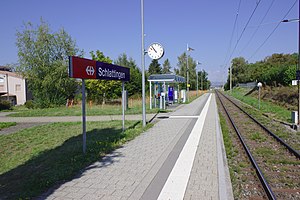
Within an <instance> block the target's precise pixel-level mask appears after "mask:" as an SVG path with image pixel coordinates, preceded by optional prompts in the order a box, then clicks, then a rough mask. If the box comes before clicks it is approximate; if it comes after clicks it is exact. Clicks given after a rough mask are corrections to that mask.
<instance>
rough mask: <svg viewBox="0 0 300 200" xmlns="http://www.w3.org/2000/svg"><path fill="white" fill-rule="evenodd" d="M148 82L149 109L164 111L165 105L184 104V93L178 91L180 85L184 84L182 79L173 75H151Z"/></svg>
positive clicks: (183, 91)
mask: <svg viewBox="0 0 300 200" xmlns="http://www.w3.org/2000/svg"><path fill="white" fill-rule="evenodd" d="M148 81H149V86H150V87H149V91H150V109H152V108H153V107H154V108H157V107H159V108H160V109H166V105H169V104H173V103H179V102H185V100H186V91H185V89H183V90H180V83H185V78H184V77H182V76H178V75H174V74H152V75H150V76H149V78H148Z"/></svg>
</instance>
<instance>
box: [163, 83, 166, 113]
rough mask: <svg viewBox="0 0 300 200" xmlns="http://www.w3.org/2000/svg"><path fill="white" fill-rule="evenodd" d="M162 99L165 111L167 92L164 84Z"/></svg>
mask: <svg viewBox="0 0 300 200" xmlns="http://www.w3.org/2000/svg"><path fill="white" fill-rule="evenodd" d="M164 94H165V95H164V99H163V101H164V102H163V103H164V105H163V108H164V110H166V94H167V92H166V82H164Z"/></svg>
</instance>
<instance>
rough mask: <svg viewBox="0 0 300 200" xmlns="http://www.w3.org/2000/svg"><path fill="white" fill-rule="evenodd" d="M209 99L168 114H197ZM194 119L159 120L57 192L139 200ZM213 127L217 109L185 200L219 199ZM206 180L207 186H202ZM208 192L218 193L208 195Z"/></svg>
mask: <svg viewBox="0 0 300 200" xmlns="http://www.w3.org/2000/svg"><path fill="white" fill-rule="evenodd" d="M207 97H208V95H205V96H203V97H201V98H199V99H197V100H196V101H195V102H193V103H191V104H187V105H184V106H182V107H181V108H180V109H178V110H176V111H175V112H173V113H166V114H165V115H168V116H180V115H188V116H190V115H195V114H196V113H197V112H199V110H200V109H202V108H201V107H203V106H204V103H205V99H206V98H207ZM192 120H193V119H189V118H176V119H175V118H172V119H171V118H169V119H162V120H159V121H158V122H157V123H156V124H155V125H154V126H153V127H152V128H151V129H149V130H148V131H146V132H144V133H142V134H141V135H140V136H138V137H136V138H135V139H134V140H132V141H130V142H128V143H126V144H124V145H123V147H121V148H119V149H117V150H115V151H114V152H112V153H110V154H108V155H106V156H105V157H104V158H102V160H101V161H98V162H95V163H93V164H92V165H91V166H89V167H87V168H86V169H85V170H83V173H82V174H80V175H79V176H78V177H76V178H74V180H72V181H70V182H67V183H65V184H63V185H62V186H61V187H60V188H58V189H57V192H61V193H62V194H63V193H64V195H65V197H66V198H73V199H107V200H108V199H113V200H116V199H134V200H135V199H140V197H141V196H142V195H143V193H144V191H145V190H146V188H147V187H148V185H149V184H150V183H151V181H152V180H153V178H154V177H155V176H156V173H157V172H158V170H159V169H160V167H161V166H162V165H163V163H164V161H165V159H166V158H167V157H168V155H169V154H170V152H171V151H172V149H173V147H174V146H175V144H176V143H177V142H178V140H179V139H180V137H181V136H182V135H183V133H184V131H185V130H186V128H187V127H188V126H189V124H190V123H191V122H192ZM214 126H215V110H212V111H209V112H208V116H207V117H206V121H205V125H204V129H205V130H206V133H205V134H203V135H202V136H201V142H200V144H199V147H198V148H199V149H198V151H199V152H198V151H197V153H196V155H197V157H196V159H195V161H194V166H193V169H192V172H191V177H190V182H191V183H193V185H188V187H187V192H186V199H195V197H201V195H211V198H214V197H215V196H216V197H218V190H216V189H212V187H213V188H217V187H218V177H217V176H218V172H217V170H215V168H216V166H217V164H218V163H217V162H216V161H215V160H216V159H217V155H216V153H215V152H214V150H215V149H216V148H208V147H211V146H214V147H215V146H216V141H215V140H216V137H215V135H214V132H215V128H214ZM202 137H203V138H202ZM206 154H207V155H206ZM204 180H206V181H207V184H204V185H203V184H201V183H199V181H204ZM209 189H211V190H212V191H214V192H215V193H216V194H215V195H214V194H212V193H209V192H208V191H209ZM196 190H197V191H196ZM54 194H55V192H54V193H52V194H51V195H49V196H48V198H52V197H53V196H54ZM213 195H214V196H213ZM58 197H59V198H60V196H58Z"/></svg>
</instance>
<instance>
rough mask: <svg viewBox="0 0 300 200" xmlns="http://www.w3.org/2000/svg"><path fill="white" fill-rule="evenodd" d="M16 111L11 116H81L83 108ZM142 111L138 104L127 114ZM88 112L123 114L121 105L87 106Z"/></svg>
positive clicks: (92, 113)
mask: <svg viewBox="0 0 300 200" xmlns="http://www.w3.org/2000/svg"><path fill="white" fill-rule="evenodd" d="M14 111H15V112H16V113H13V114H10V115H9V116H10V117H44V116H81V115H82V108H81V106H80V105H76V106H73V107H69V108H67V107H65V106H61V107H55V108H44V109H27V108H25V107H24V106H23V107H21V106H20V107H18V108H15V110H14ZM158 111H159V109H152V110H150V109H148V108H147V109H146V112H147V113H157V112H158ZM140 113H142V107H141V106H136V107H131V108H128V109H127V110H126V111H125V114H127V115H128V114H140ZM86 114H87V115H88V116H99V115H122V107H121V106H120V105H103V106H101V105H93V106H88V105H87V108H86Z"/></svg>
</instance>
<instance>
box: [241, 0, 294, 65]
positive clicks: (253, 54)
mask: <svg viewBox="0 0 300 200" xmlns="http://www.w3.org/2000/svg"><path fill="white" fill-rule="evenodd" d="M297 1H298V0H296V1H295V2H294V3H293V5H292V6H291V7H290V9H289V10H288V11H287V13H286V14H285V15H284V16H283V18H282V19H281V21H280V22H279V23H278V24H277V25H276V27H275V28H274V29H273V30H272V32H271V33H270V34H269V35H268V37H267V38H266V39H265V40H264V42H263V43H262V44H261V45H260V46H259V47H258V48H257V49H256V50H255V52H254V53H253V54H252V55H251V56H250V57H249V59H247V60H250V59H252V58H253V56H255V55H256V53H257V52H258V51H259V50H260V49H261V48H262V47H263V46H264V45H265V44H266V42H267V41H268V39H269V38H270V37H271V36H272V35H273V34H274V32H275V31H276V30H277V28H278V27H279V25H280V24H281V23H282V21H283V20H284V19H285V18H286V16H287V15H288V14H289V13H290V12H291V10H292V9H293V8H294V6H295V5H296V3H297Z"/></svg>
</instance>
